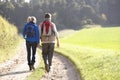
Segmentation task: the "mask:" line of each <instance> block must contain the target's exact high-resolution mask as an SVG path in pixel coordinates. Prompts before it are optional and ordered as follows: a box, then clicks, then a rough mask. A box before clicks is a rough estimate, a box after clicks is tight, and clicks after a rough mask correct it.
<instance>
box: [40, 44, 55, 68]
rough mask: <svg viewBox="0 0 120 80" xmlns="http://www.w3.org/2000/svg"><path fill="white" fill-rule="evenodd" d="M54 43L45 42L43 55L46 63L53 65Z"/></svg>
mask: <svg viewBox="0 0 120 80" xmlns="http://www.w3.org/2000/svg"><path fill="white" fill-rule="evenodd" d="M54 44H55V43H43V44H42V56H43V60H44V64H45V65H47V64H48V65H49V66H51V65H52V58H53V52H54Z"/></svg>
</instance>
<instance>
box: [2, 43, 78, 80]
mask: <svg viewBox="0 0 120 80" xmlns="http://www.w3.org/2000/svg"><path fill="white" fill-rule="evenodd" d="M26 54H27V53H26V48H25V43H23V44H21V45H20V46H19V50H18V53H17V55H15V56H14V57H13V58H12V59H11V60H7V61H6V62H4V63H0V80H25V78H26V77H27V76H29V75H30V74H31V73H32V71H29V67H28V65H27V60H26V56H27V55H26ZM39 63H40V58H39V57H38V56H37V55H36V64H35V67H37V66H38V64H39ZM41 80H80V77H79V75H78V72H77V70H76V69H75V67H74V65H73V64H72V63H71V62H70V61H69V60H68V59H66V58H65V57H63V56H61V55H58V54H55V53H54V57H53V66H52V68H51V71H50V72H49V73H47V72H46V74H45V75H44V76H43V78H42V79H41Z"/></svg>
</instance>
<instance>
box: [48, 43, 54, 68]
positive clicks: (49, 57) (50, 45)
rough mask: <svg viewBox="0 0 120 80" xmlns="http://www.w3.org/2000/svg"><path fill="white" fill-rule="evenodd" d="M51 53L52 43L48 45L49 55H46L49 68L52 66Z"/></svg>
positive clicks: (52, 50)
mask: <svg viewBox="0 0 120 80" xmlns="http://www.w3.org/2000/svg"><path fill="white" fill-rule="evenodd" d="M53 52H54V43H49V53H48V62H49V68H50V66H52V58H53Z"/></svg>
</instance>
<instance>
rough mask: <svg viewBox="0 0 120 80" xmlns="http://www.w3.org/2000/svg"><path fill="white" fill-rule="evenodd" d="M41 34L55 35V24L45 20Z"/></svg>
mask: <svg viewBox="0 0 120 80" xmlns="http://www.w3.org/2000/svg"><path fill="white" fill-rule="evenodd" d="M41 34H42V35H44V36H53V35H55V32H54V30H53V25H52V23H51V22H50V21H44V22H43V23H42V26H41Z"/></svg>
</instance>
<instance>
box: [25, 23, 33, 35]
mask: <svg viewBox="0 0 120 80" xmlns="http://www.w3.org/2000/svg"><path fill="white" fill-rule="evenodd" d="M26 35H27V37H34V36H35V28H34V26H33V25H27V28H26Z"/></svg>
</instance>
